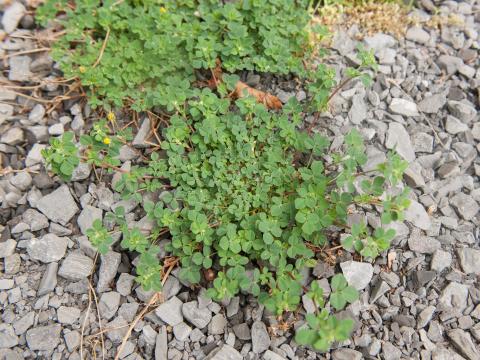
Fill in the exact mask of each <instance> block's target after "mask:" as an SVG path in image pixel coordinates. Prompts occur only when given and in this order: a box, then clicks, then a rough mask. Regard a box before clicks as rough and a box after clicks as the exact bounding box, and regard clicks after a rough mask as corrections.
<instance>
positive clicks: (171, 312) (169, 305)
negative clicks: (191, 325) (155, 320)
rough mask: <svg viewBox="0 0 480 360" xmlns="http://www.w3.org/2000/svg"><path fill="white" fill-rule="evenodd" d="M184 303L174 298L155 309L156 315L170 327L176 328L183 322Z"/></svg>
mask: <svg viewBox="0 0 480 360" xmlns="http://www.w3.org/2000/svg"><path fill="white" fill-rule="evenodd" d="M182 306H183V303H182V301H181V300H180V299H179V298H177V297H176V296H174V297H172V298H171V299H169V300H168V301H165V302H164V303H163V304H160V305H159V306H158V307H157V308H156V309H155V314H157V316H158V317H159V318H160V319H162V321H164V322H166V323H167V324H168V325H170V326H175V325H177V324H180V323H181V322H182V321H183V316H182Z"/></svg>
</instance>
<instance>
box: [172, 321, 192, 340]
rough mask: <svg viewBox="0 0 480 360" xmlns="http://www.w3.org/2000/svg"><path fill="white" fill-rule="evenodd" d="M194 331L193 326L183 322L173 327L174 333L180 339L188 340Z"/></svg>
mask: <svg viewBox="0 0 480 360" xmlns="http://www.w3.org/2000/svg"><path fill="white" fill-rule="evenodd" d="M191 332H192V328H191V327H190V326H188V325H187V324H185V323H184V322H181V323H179V324H177V325H175V326H174V327H173V335H174V336H175V339H177V340H178V341H186V340H187V339H188V337H189V336H190V333H191Z"/></svg>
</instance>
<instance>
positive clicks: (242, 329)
mask: <svg viewBox="0 0 480 360" xmlns="http://www.w3.org/2000/svg"><path fill="white" fill-rule="evenodd" d="M233 332H234V333H235V336H236V337H237V338H239V339H240V340H243V341H247V340H250V339H251V338H252V335H251V333H250V328H249V327H248V325H247V324H246V323H241V324H237V325H234V326H233Z"/></svg>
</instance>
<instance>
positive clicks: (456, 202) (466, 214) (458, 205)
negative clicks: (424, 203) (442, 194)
mask: <svg viewBox="0 0 480 360" xmlns="http://www.w3.org/2000/svg"><path fill="white" fill-rule="evenodd" d="M450 204H451V205H452V206H453V207H454V208H455V210H457V212H458V213H459V215H460V216H461V217H462V218H463V219H465V220H467V221H468V220H472V219H473V218H474V217H475V216H477V214H478V212H479V211H480V206H479V205H478V203H477V202H476V201H475V200H474V199H473V198H472V197H471V196H468V195H466V194H465V193H463V192H460V193H458V194H456V195H455V196H453V197H452V198H451V199H450Z"/></svg>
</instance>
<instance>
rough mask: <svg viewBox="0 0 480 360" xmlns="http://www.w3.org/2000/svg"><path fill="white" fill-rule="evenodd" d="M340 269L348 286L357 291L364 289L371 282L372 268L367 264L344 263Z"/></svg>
mask: <svg viewBox="0 0 480 360" xmlns="http://www.w3.org/2000/svg"><path fill="white" fill-rule="evenodd" d="M340 267H341V269H342V272H343V275H344V276H345V279H347V282H348V284H349V285H350V286H353V287H354V288H355V289H357V290H363V289H365V288H366V287H367V286H368V284H370V281H371V280H372V276H373V266H372V265H371V264H369V263H363V262H358V261H345V262H343V263H341V264H340Z"/></svg>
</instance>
